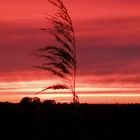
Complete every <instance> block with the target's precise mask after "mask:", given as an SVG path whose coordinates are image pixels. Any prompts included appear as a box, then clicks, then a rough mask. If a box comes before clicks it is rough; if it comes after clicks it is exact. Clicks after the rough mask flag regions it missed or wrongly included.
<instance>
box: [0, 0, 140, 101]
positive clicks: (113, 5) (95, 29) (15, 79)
mask: <svg viewBox="0 0 140 140" xmlns="http://www.w3.org/2000/svg"><path fill="white" fill-rule="evenodd" d="M64 3H65V5H66V7H67V8H68V10H69V14H70V15H71V18H72V20H73V24H74V27H75V33H76V39H77V42H76V43H77V55H78V70H77V73H78V75H77V90H79V91H84V92H85V93H86V92H87V91H88V92H89V91H93V92H96V91H98V92H101V93H107V92H108V93H111V92H112V93H114V90H115V93H118V94H123V93H125V94H127V93H129V94H134V93H135V94H139V93H140V39H139V37H140V1H139V0H123V1H122V0H117V1H113V0H82V1H81V0H64ZM0 9H1V10H0V65H1V68H0V97H1V99H0V100H10V101H11V100H16V97H17V95H20V94H21V93H23V92H24V93H25V95H26V94H28V93H29V92H35V91H37V90H40V89H42V88H43V87H45V86H46V85H48V84H51V83H52V82H53V80H54V79H53V77H52V76H50V75H49V74H48V73H46V72H44V71H40V70H35V69H34V68H33V65H37V64H39V63H40V60H39V59H38V58H35V57H34V56H32V55H30V54H31V53H32V52H34V51H35V50H36V49H37V48H40V47H43V46H45V45H46V44H47V43H48V42H50V39H49V35H48V34H46V33H45V32H43V31H41V30H40V28H42V27H46V26H47V25H46V20H45V15H44V14H45V13H50V12H52V11H53V8H52V7H51V6H50V5H49V4H48V3H47V2H46V1H45V0H24V1H21V0H6V1H5V0H1V1H0ZM52 79H53V80H52ZM105 91H106V92H105ZM15 93H17V94H16V96H15V95H14V94H15ZM11 95H12V96H14V97H13V98H14V99H11V98H12V97H10V96H11ZM121 99H122V98H121ZM137 99H138V97H137V98H136V100H137ZM132 100H133V99H132ZM132 100H129V99H128V102H131V101H132ZM136 100H134V101H133V102H135V101H136ZM86 101H88V99H87V100H86ZM121 101H122V100H121ZM103 102H105V101H103ZM122 102H123V101H122ZM124 102H126V101H124ZM136 102H137V101H136Z"/></svg>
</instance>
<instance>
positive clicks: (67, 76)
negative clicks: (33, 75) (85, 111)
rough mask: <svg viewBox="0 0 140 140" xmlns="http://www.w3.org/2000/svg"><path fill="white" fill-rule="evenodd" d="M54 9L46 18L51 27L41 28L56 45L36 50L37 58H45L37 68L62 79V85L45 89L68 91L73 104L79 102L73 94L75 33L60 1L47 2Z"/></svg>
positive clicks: (50, 0) (74, 93)
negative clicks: (52, 38)
mask: <svg viewBox="0 0 140 140" xmlns="http://www.w3.org/2000/svg"><path fill="white" fill-rule="evenodd" d="M47 1H48V2H49V3H51V4H52V5H53V6H54V7H55V8H56V10H57V11H56V12H55V14H52V15H50V16H49V17H46V19H47V20H48V21H49V22H50V23H51V25H52V27H49V28H42V30H44V31H47V32H49V33H50V34H51V35H52V36H53V37H54V38H55V40H56V42H57V45H49V46H46V47H43V48H40V49H38V50H37V52H36V55H37V56H38V57H42V58H45V60H46V62H45V63H43V64H42V65H41V66H35V67H37V68H40V69H43V70H47V71H49V72H51V73H53V74H54V75H56V76H58V77H60V78H61V79H62V84H55V85H52V86H49V87H46V88H45V89H43V90H42V91H40V92H38V93H41V92H44V91H46V90H48V89H54V90H56V89H70V90H71V92H72V94H73V102H74V103H77V102H79V99H78V96H77V95H76V92H75V78H76V46H75V33H74V28H73V24H72V20H71V17H70V16H69V14H68V11H67V9H66V7H65V5H64V3H63V1H62V0H47Z"/></svg>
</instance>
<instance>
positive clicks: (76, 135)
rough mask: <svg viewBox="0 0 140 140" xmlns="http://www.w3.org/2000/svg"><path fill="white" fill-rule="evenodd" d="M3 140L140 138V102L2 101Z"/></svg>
mask: <svg viewBox="0 0 140 140" xmlns="http://www.w3.org/2000/svg"><path fill="white" fill-rule="evenodd" d="M0 128H1V130H0V138H2V139H1V140H5V139H9V140H10V139H11V140H15V139H18V140H21V139H25V140H28V139H30V140H100V139H102V140H105V139H110V140H121V139H123V140H127V139H128V138H129V139H131V140H136V139H138V140H139V139H140V105H117V104H115V105H88V104H79V105H74V104H48V103H42V104H41V103H32V104H10V103H0Z"/></svg>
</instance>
